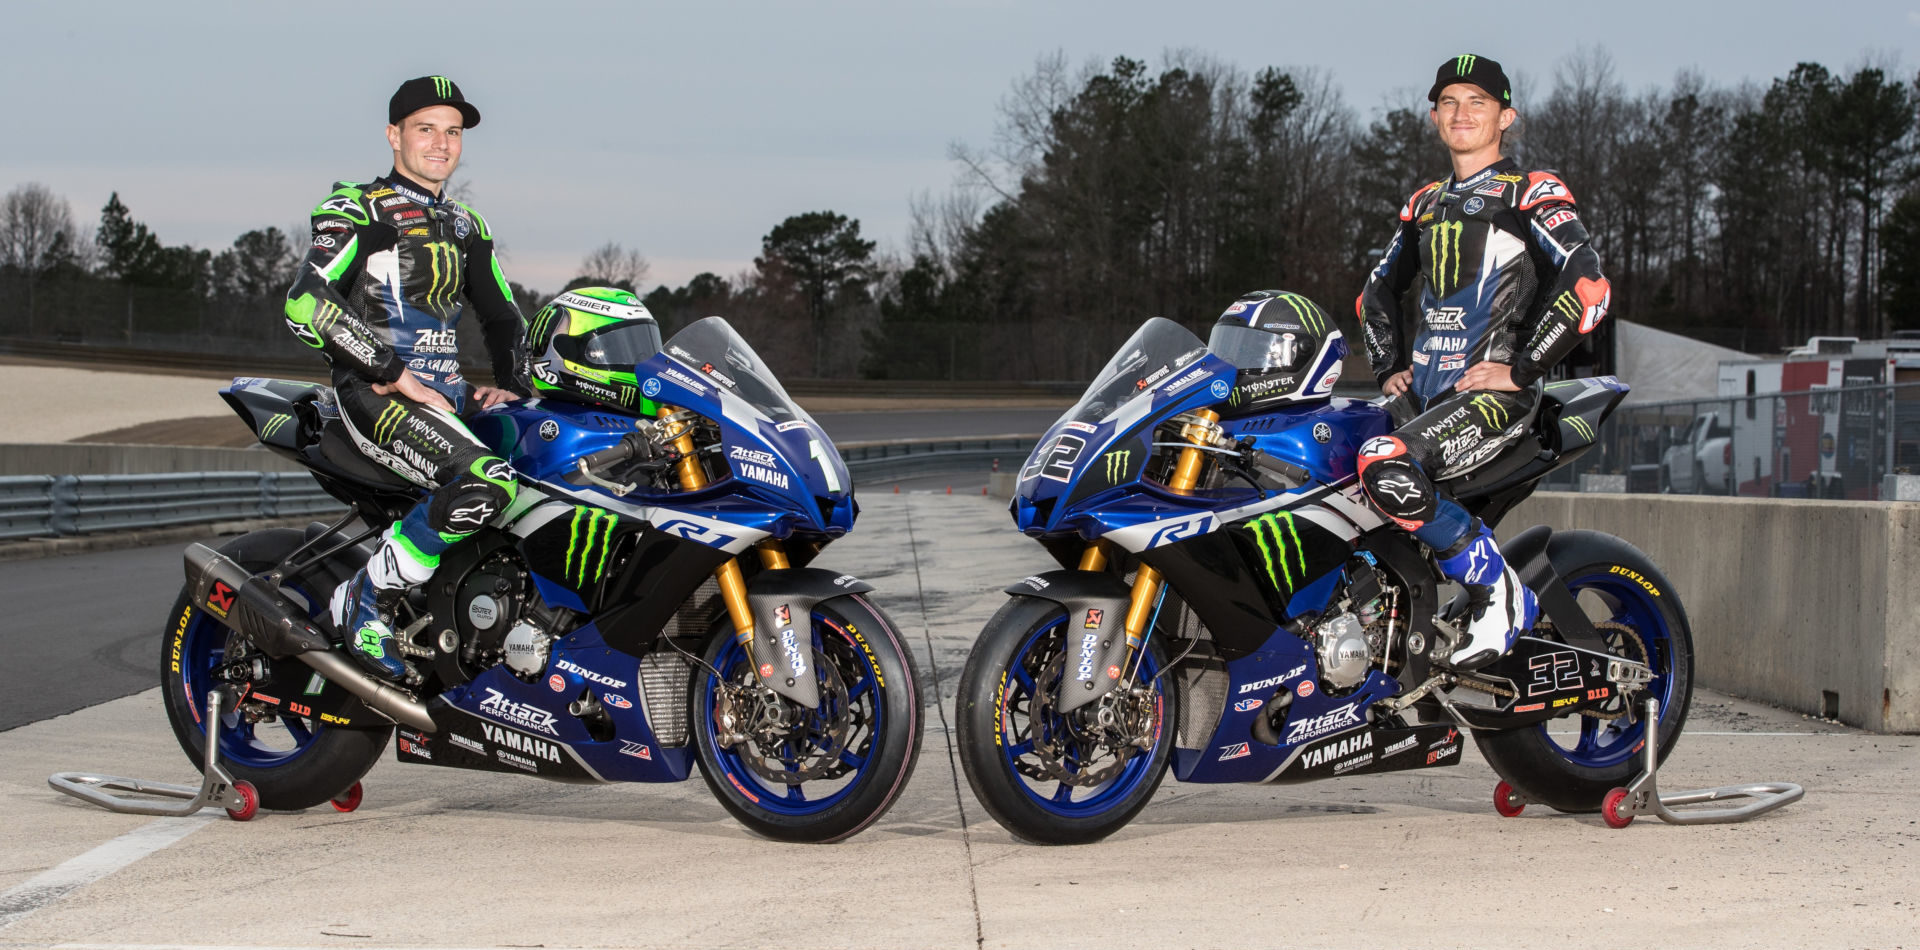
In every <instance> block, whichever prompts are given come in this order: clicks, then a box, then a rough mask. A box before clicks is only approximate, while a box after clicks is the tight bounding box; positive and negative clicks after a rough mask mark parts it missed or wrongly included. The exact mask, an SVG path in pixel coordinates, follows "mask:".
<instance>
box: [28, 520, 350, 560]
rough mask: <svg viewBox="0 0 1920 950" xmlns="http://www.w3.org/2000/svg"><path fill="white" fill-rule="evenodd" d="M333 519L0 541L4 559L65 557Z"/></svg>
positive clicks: (218, 523)
mask: <svg viewBox="0 0 1920 950" xmlns="http://www.w3.org/2000/svg"><path fill="white" fill-rule="evenodd" d="M325 520H330V519H326V518H323V517H321V516H319V515H305V516H302V517H297V518H253V519H249V520H245V521H210V522H207V523H205V524H188V525H178V526H174V527H169V528H140V529H137V530H133V531H109V532H102V533H100V534H90V535H86V536H84V537H76V538H28V539H25V540H22V541H3V542H0V561H30V560H35V559H37V558H48V557H63V556H65V555H69V554H97V553H100V552H102V551H121V550H125V549H127V548H141V547H151V546H154V545H160V544H184V543H186V542H188V541H198V540H200V539H202V538H207V537H212V536H215V535H231V534H245V533H247V532H249V531H259V530H262V529H265V528H304V527H306V526H307V525H309V524H312V523H313V522H315V521H325Z"/></svg>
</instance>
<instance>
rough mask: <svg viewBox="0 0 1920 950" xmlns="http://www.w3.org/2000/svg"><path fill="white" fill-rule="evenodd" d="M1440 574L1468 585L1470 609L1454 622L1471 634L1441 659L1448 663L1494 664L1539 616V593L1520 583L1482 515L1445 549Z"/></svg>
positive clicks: (1456, 665)
mask: <svg viewBox="0 0 1920 950" xmlns="http://www.w3.org/2000/svg"><path fill="white" fill-rule="evenodd" d="M1440 573H1441V574H1443V575H1445V576H1446V578H1447V579H1448V580H1451V581H1456V582H1458V583H1459V584H1460V585H1461V586H1463V587H1465V588H1466V590H1467V611H1466V614H1465V615H1463V616H1461V617H1459V618H1456V619H1455V621H1454V623H1455V624H1456V625H1457V626H1460V627H1462V628H1463V630H1462V632H1463V633H1465V634H1466V639H1465V640H1464V641H1463V642H1461V643H1458V644H1455V645H1454V651H1453V653H1452V654H1450V655H1449V656H1448V657H1447V658H1446V659H1445V660H1443V661H1440V663H1441V665H1443V666H1446V667H1448V668H1450V669H1455V670H1461V671H1466V670H1477V669H1479V668H1481V667H1483V666H1486V665H1487V664H1489V663H1492V662H1493V661H1494V660H1497V659H1499V658H1500V657H1501V656H1502V655H1503V654H1505V653H1506V652H1507V651H1508V650H1509V649H1512V647H1513V641H1514V640H1516V639H1518V638H1519V636H1520V635H1521V634H1523V633H1525V632H1526V631H1527V630H1528V628H1530V627H1532V626H1533V622H1534V620H1535V619H1537V618H1538V617H1539V616H1540V601H1539V598H1537V597H1536V596H1535V595H1534V593H1533V591H1532V590H1530V589H1528V587H1527V585H1525V584H1522V583H1520V578H1519V576H1518V575H1516V574H1514V572H1513V568H1511V567H1508V566H1507V559H1506V558H1504V557H1502V556H1501V555H1500V546H1499V545H1497V544H1495V543H1494V540H1493V532H1492V531H1489V530H1487V526H1486V525H1485V524H1482V523H1481V522H1480V520H1479V519H1477V518H1476V519H1474V521H1473V524H1472V525H1471V526H1470V527H1469V528H1468V529H1467V534H1466V537H1463V538H1461V539H1460V541H1459V543H1457V544H1455V545H1453V546H1452V547H1451V548H1448V549H1447V550H1445V551H1442V552H1440Z"/></svg>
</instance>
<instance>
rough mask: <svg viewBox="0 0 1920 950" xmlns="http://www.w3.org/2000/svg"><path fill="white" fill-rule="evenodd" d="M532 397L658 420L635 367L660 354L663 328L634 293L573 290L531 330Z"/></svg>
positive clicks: (541, 315) (544, 309)
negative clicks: (597, 407) (565, 401)
mask: <svg viewBox="0 0 1920 950" xmlns="http://www.w3.org/2000/svg"><path fill="white" fill-rule="evenodd" d="M527 349H528V350H529V351H530V352H531V353H533V354H534V356H533V374H532V375H533V394H534V395H536V396H543V397H547V398H555V399H570V400H573V401H575V402H584V403H589V404H591V405H596V406H605V407H607V408H609V409H617V410H620V411H622V412H629V413H636V414H639V415H653V414H654V413H655V412H656V411H657V407H656V406H655V405H654V403H653V401H652V400H650V399H647V398H646V397H645V396H642V395H641V394H640V383H639V381H638V380H637V379H635V377H634V365H635V364H637V363H642V362H645V361H646V360H648V359H650V358H652V357H653V355H654V354H656V353H658V352H660V325H659V324H658V323H655V322H654V319H653V314H651V313H648V312H647V308H646V305H644V304H642V303H641V302H640V298H638V297H636V296H634V295H633V293H632V291H627V290H620V289H619V288H616V287H580V288H576V289H574V290H569V291H567V292H566V293H563V294H561V295H560V296H558V297H555V298H553V301H552V302H551V303H548V304H547V305H546V306H545V307H542V308H540V312H539V313H537V314H534V316H533V322H532V323H530V324H529V325H528V327H527Z"/></svg>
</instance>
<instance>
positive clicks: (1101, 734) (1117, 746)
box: [1019, 650, 1140, 788]
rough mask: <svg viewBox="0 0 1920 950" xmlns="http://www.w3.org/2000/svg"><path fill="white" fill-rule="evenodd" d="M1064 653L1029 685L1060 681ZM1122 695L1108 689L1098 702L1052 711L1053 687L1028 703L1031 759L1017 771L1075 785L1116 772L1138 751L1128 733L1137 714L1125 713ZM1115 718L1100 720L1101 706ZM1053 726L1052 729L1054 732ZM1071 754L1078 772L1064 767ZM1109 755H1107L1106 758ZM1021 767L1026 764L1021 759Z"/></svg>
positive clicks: (1134, 727)
mask: <svg viewBox="0 0 1920 950" xmlns="http://www.w3.org/2000/svg"><path fill="white" fill-rule="evenodd" d="M1066 665H1067V654H1066V651H1064V650H1063V651H1061V652H1060V653H1059V654H1058V655H1057V656H1055V657H1054V658H1053V660H1052V661H1051V662H1049V663H1048V664H1047V665H1046V667H1045V668H1044V669H1043V670H1042V671H1041V674H1040V676H1039V677H1037V678H1035V680H1034V683H1035V684H1036V685H1037V684H1040V683H1052V682H1058V681H1060V678H1061V675H1062V674H1063V673H1064V672H1065V671H1066ZM1127 698H1128V697H1127V696H1126V695H1125V694H1123V693H1118V692H1112V693H1108V694H1107V695H1105V696H1102V697H1101V698H1100V699H1099V700H1097V701H1095V702H1093V703H1090V704H1088V705H1086V706H1082V707H1080V708H1079V709H1076V710H1074V711H1073V712H1071V713H1066V714H1057V713H1055V712H1054V704H1055V703H1056V702H1058V691H1057V690H1056V691H1046V692H1043V693H1042V694H1041V695H1040V696H1038V697H1036V698H1035V699H1033V700H1030V701H1029V708H1030V710H1031V714H1030V715H1029V716H1028V719H1027V722H1028V723H1029V726H1030V728H1031V729H1032V730H1033V752H1034V758H1035V759H1036V761H1035V762H1034V763H1033V764H1032V766H1031V768H1024V767H1023V768H1021V769H1020V771H1021V773H1022V774H1025V775H1027V776H1029V777H1031V778H1037V779H1043V780H1051V781H1055V782H1059V783H1060V784H1062V785H1069V786H1073V787H1075V788H1083V787H1086V786H1092V785H1099V784H1101V783H1102V782H1105V781H1107V780H1109V779H1111V778H1113V777H1114V776H1116V775H1119V774H1120V770H1121V769H1123V768H1125V767H1126V764H1127V762H1128V761H1129V760H1130V759H1132V758H1133V756H1134V755H1135V754H1136V753H1138V752H1139V751H1140V750H1139V748H1138V747H1137V746H1136V745H1135V744H1134V740H1135V738H1137V736H1135V735H1132V734H1130V733H1132V732H1133V731H1135V730H1137V729H1138V728H1139V726H1138V719H1139V718H1140V717H1138V716H1136V715H1127V714H1126V713H1127V710H1126V709H1125V707H1124V705H1123V704H1124V703H1125V702H1126V700H1127ZM1116 709H1118V714H1117V715H1114V717H1113V718H1114V722H1113V723H1112V724H1110V725H1102V724H1100V723H1099V721H1098V720H1099V717H1100V714H1101V711H1102V710H1109V711H1112V710H1116ZM1056 730H1057V731H1056ZM1069 755H1072V756H1073V757H1074V760H1075V764H1076V765H1078V766H1079V769H1078V771H1069V770H1068V769H1067V756H1069ZM1108 757H1110V758H1108ZM1101 758H1108V761H1106V762H1104V763H1102V764H1101V765H1100V766H1098V767H1097V768H1096V767H1090V764H1091V763H1092V762H1094V761H1098V760H1099V759H1101ZM1019 764H1020V765H1022V766H1026V765H1027V763H1026V761H1025V760H1024V759H1022V760H1020V762H1019Z"/></svg>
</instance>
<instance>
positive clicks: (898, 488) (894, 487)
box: [893, 485, 900, 495]
mask: <svg viewBox="0 0 1920 950" xmlns="http://www.w3.org/2000/svg"><path fill="white" fill-rule="evenodd" d="M893 493H894V494H896V495H898V494H900V486H898V485H895V486H893Z"/></svg>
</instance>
